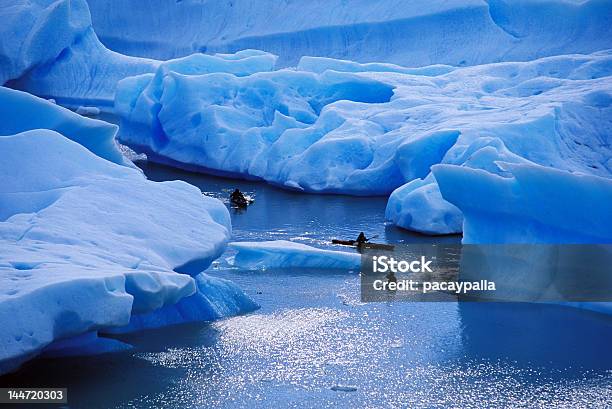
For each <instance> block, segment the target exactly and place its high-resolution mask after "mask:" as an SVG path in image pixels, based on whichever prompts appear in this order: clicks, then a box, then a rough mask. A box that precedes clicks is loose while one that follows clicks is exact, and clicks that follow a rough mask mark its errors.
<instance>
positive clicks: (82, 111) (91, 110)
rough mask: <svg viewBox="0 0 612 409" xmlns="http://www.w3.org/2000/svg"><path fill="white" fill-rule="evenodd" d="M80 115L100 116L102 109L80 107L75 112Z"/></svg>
mask: <svg viewBox="0 0 612 409" xmlns="http://www.w3.org/2000/svg"><path fill="white" fill-rule="evenodd" d="M75 112H76V113H77V114H79V115H83V116H98V115H100V108H97V107H88V106H80V107H78V108H77V109H76V111H75Z"/></svg>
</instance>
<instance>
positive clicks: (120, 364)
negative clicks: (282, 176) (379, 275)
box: [2, 166, 612, 409]
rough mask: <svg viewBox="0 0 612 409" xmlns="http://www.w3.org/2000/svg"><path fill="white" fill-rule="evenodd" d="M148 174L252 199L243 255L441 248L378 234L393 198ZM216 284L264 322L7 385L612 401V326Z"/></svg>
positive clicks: (118, 395)
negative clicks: (378, 244)
mask: <svg viewBox="0 0 612 409" xmlns="http://www.w3.org/2000/svg"><path fill="white" fill-rule="evenodd" d="M146 172H147V174H148V175H149V176H150V177H151V178H152V179H154V180H168V179H177V178H180V179H184V180H187V181H189V182H190V183H193V184H195V185H197V186H199V187H200V188H202V190H204V191H207V192H210V193H211V194H213V195H215V196H218V197H221V198H225V197H226V196H227V195H229V193H228V192H227V191H226V190H224V189H232V188H234V187H238V188H239V189H240V190H242V191H244V192H248V193H252V194H254V195H255V199H256V201H255V204H254V205H253V206H252V207H250V208H249V209H248V210H247V211H246V212H244V213H242V214H233V215H232V219H233V223H234V234H235V236H236V239H237V240H269V239H280V238H282V239H297V240H298V241H301V242H305V243H310V244H314V245H317V246H320V247H323V246H326V243H327V242H328V241H329V240H330V239H331V238H346V237H349V238H353V237H356V236H357V234H358V233H359V231H361V230H363V231H365V232H366V234H367V235H368V236H370V235H379V236H380V237H379V240H380V241H386V242H390V243H397V242H405V243H407V242H424V241H432V240H438V239H432V238H424V237H422V236H418V235H411V234H407V233H405V232H402V231H401V230H398V229H394V228H391V227H385V226H384V220H383V214H384V207H385V199H384V198H374V199H371V198H367V199H366V198H352V197H344V196H315V195H301V194H296V193H291V192H285V191H281V190H278V189H275V188H273V187H270V186H266V185H262V184H258V183H254V182H236V181H233V180H227V179H220V178H211V177H203V176H198V175H193V174H189V173H184V172H176V171H170V170H168V169H166V168H162V167H157V166H154V167H149V168H147V169H146ZM443 240H444V241H450V242H456V241H457V240H458V239H457V238H456V237H455V238H444V239H443ZM228 257H231V253H230V252H228V253H226V254H225V255H224V256H223V257H222V258H223V259H226V258H228ZM210 273H211V274H214V275H217V276H221V277H224V278H229V279H231V280H233V281H235V282H236V283H237V284H238V285H240V286H241V287H242V288H243V289H245V291H246V292H247V293H248V294H249V295H250V296H251V297H252V298H253V299H255V300H256V301H257V302H258V303H259V304H260V305H261V306H262V308H261V309H260V310H258V311H256V312H255V313H252V314H249V315H246V316H242V317H234V318H230V319H227V320H222V321H218V322H215V323H212V324H199V325H183V326H178V327H173V328H165V329H161V330H155V331H147V332H143V333H139V334H132V335H125V336H121V337H120V339H121V340H123V341H125V342H129V343H131V344H133V345H134V346H135V349H134V350H133V351H130V352H126V353H121V354H115V355H106V356H101V357H87V358H73V359H64V360H45V361H42V360H41V361H36V362H34V363H32V364H31V365H29V366H28V367H26V368H24V370H22V371H20V372H19V373H17V374H15V375H12V376H9V377H5V378H3V379H2V381H4V382H3V384H11V385H22V386H25V385H32V386H34V385H35V386H45V385H53V386H67V387H68V388H69V397H70V407H73V408H88V409H89V408H109V407H122V408H123V407H126V408H127V407H138V408H148V407H164V408H165V407H167V408H177V407H189V408H190V407H194V408H195V407H249V408H251V407H269V408H279V407H304V408H312V407H345V408H355V407H376V408H379V407H388V408H396V407H411V408H414V407H482V408H490V407H542V406H565V407H587V406H588V407H605V406H606V405H607V404H608V402H609V400H610V398H611V397H612V373H611V372H610V370H611V369H612V354H610V353H609V352H608V346H607V344H609V340H610V339H612V324H611V322H610V319H608V318H607V317H602V316H597V315H594V314H592V313H588V312H584V311H579V310H572V309H567V308H563V307H556V306H535V305H530V304H501V305H500V304H489V303H478V304H477V303H471V304H457V303H405V302H404V303H403V302H393V303H361V302H360V293H359V275H358V274H356V273H346V272H338V271H325V270H304V269H288V270H266V271H245V270H239V269H233V268H230V267H229V266H228V265H227V263H226V262H225V261H224V260H221V262H220V263H219V264H218V266H217V268H216V269H213V270H211V271H210Z"/></svg>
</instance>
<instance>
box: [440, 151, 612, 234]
mask: <svg viewBox="0 0 612 409" xmlns="http://www.w3.org/2000/svg"><path fill="white" fill-rule="evenodd" d="M499 165H500V166H501V167H502V168H503V169H504V170H506V171H507V172H508V173H509V176H507V177H504V176H500V175H496V174H493V173H490V172H487V171H485V170H482V169H472V168H469V167H464V166H455V165H436V166H434V167H433V173H434V175H435V177H436V180H437V181H438V185H439V187H440V191H441V194H442V196H443V197H444V199H445V200H447V201H448V202H450V203H452V204H453V205H455V206H457V207H458V208H459V209H460V210H461V212H462V213H463V215H464V218H465V221H464V226H463V243H465V244H478V243H572V244H578V243H612V212H610V203H612V179H610V178H603V177H599V176H593V175H587V174H579V173H570V172H568V171H563V170H558V169H552V168H550V167H544V166H539V165H535V164H510V163H500V164H499Z"/></svg>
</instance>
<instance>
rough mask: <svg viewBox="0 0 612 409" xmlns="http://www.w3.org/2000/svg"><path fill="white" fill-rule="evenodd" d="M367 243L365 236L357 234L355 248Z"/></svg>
mask: <svg viewBox="0 0 612 409" xmlns="http://www.w3.org/2000/svg"><path fill="white" fill-rule="evenodd" d="M367 242H368V239H367V238H366V236H365V234H364V233H363V232H361V233H359V236H357V240H355V245H357V246H361V245H364V244H366V243H367Z"/></svg>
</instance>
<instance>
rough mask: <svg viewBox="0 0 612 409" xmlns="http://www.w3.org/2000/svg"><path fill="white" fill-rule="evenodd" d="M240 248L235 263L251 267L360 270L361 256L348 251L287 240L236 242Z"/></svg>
mask: <svg viewBox="0 0 612 409" xmlns="http://www.w3.org/2000/svg"><path fill="white" fill-rule="evenodd" d="M229 247H230V248H231V249H234V250H236V251H237V254H236V255H235V256H234V260H233V264H234V265H235V266H237V267H241V268H248V269H253V270H256V269H266V268H291V267H295V268H325V269H342V270H359V268H360V267H361V256H360V255H359V254H358V253H349V252H346V251H333V250H322V249H318V248H316V247H312V246H308V245H306V244H301V243H295V242H292V241H287V240H276V241H262V242H246V241H245V242H232V243H230V244H229Z"/></svg>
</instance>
